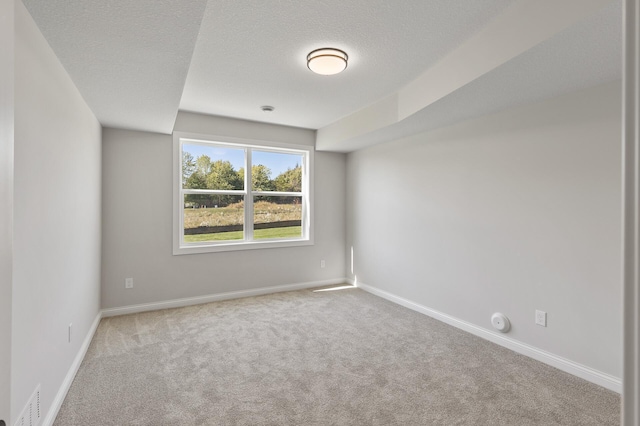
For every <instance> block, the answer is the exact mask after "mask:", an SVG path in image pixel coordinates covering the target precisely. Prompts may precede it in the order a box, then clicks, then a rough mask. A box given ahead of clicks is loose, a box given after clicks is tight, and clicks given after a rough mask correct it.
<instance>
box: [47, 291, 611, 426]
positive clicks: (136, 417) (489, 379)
mask: <svg viewBox="0 0 640 426" xmlns="http://www.w3.org/2000/svg"><path fill="white" fill-rule="evenodd" d="M619 405H620V397H619V395H617V394H616V393H614V392H610V391H608V390H606V389H604V388H601V387H599V386H595V385H593V384H590V383H588V382H586V381H583V380H581V379H578V378H576V377H573V376H571V375H569V374H566V373H563V372H561V371H559V370H556V369H554V368H552V367H549V366H546V365H544V364H542V363H539V362H537V361H534V360H531V359H529V358H526V357H524V356H521V355H518V354H515V353H513V352H511V351H509V350H507V349H504V348H502V347H500V346H497V345H495V344H493V343H490V342H487V341H484V340H482V339H480V338H477V337H475V336H472V335H470V334H467V333H465V332H462V331H460V330H457V329H455V328H453V327H450V326H448V325H446V324H443V323H440V322H438V321H435V320H433V319H431V318H429V317H426V316H424V315H421V314H419V313H416V312H413V311H411V310H408V309H405V308H403V307H400V306H398V305H395V304H393V303H390V302H388V301H386V300H383V299H380V298H378V297H376V296H373V295H370V294H368V293H365V292H364V291H362V290H358V289H346V290H337V291H322V292H314V291H311V290H303V291H296V292H288V293H279V294H274V295H269V296H262V297H252V298H247V299H239V300H232V301H225V302H216V303H210V304H206V305H199V306H192V307H186V308H179V309H169V310H162V311H156V312H149V313H142V314H135V315H127V316H121V317H114V318H106V319H104V320H102V322H101V324H100V326H99V328H98V331H97V333H96V336H95V338H94V340H93V342H92V343H91V347H90V348H89V351H88V353H87V355H86V358H85V360H84V362H83V364H82V366H81V368H80V371H79V372H78V374H77V376H76V379H75V381H74V382H73V385H72V386H71V390H70V391H69V394H68V395H67V398H66V400H65V402H64V404H63V406H62V408H61V410H60V413H59V415H58V418H57V419H56V422H55V425H57V426H64V425H82V426H91V425H510V426H512V425H513V426H524V425H534V424H535V425H598V426H604V425H618V424H619V421H620V416H619Z"/></svg>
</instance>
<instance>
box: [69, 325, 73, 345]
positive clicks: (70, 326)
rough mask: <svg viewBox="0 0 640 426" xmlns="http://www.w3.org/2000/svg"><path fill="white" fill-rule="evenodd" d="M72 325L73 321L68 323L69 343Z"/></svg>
mask: <svg viewBox="0 0 640 426" xmlns="http://www.w3.org/2000/svg"><path fill="white" fill-rule="evenodd" d="M72 327H73V323H70V324H69V343H71V328H72Z"/></svg>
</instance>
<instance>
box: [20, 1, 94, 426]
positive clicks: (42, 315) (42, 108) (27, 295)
mask: <svg viewBox="0 0 640 426" xmlns="http://www.w3.org/2000/svg"><path fill="white" fill-rule="evenodd" d="M15 24H16V25H15V28H16V59H15V61H16V62H15V66H16V68H15V69H16V73H15V182H14V184H15V194H14V197H15V198H14V203H15V204H14V206H15V217H14V232H13V234H14V263H13V268H14V269H13V331H12V357H13V359H12V374H13V376H12V389H11V401H12V402H11V406H12V409H11V410H12V416H13V417H14V418H16V416H18V415H19V414H20V412H21V411H22V409H23V407H24V406H25V404H26V402H27V400H28V398H29V397H30V396H31V393H32V392H33V391H34V390H35V388H36V386H37V385H38V384H39V383H40V384H41V385H42V388H41V404H42V412H43V413H45V414H46V413H47V412H48V410H49V408H50V407H51V403H52V401H53V399H54V397H55V396H56V393H57V392H58V390H59V389H60V387H61V385H62V383H63V381H64V378H65V375H66V374H67V372H68V371H69V368H70V367H71V365H72V363H73V361H74V359H75V357H76V355H77V354H78V352H79V349H80V347H81V344H82V342H83V340H84V338H85V336H86V335H87V334H88V332H89V329H90V327H91V325H92V323H93V322H94V320H95V319H96V317H97V315H98V313H99V308H100V306H99V296H100V202H101V201H100V200H101V193H100V189H101V187H100V174H101V170H100V167H101V160H100V155H101V151H100V138H101V129H100V124H99V123H98V121H97V120H96V118H95V116H94V115H93V113H92V112H91V110H90V109H89V108H88V106H87V105H86V104H85V102H84V100H83V99H82V97H81V96H80V93H79V92H78V90H77V89H76V87H75V86H74V85H73V83H72V81H71V79H70V78H69V76H68V75H67V73H66V72H65V70H64V68H63V67H62V65H61V64H60V63H59V61H58V59H57V58H56V56H55V55H54V53H53V51H52V50H51V49H50V47H49V45H48V44H47V42H46V41H45V39H44V38H43V37H42V35H41V34H40V32H39V30H38V28H37V27H36V25H35V23H34V22H33V20H32V19H31V17H30V16H29V14H28V12H27V11H26V9H25V8H24V6H23V5H22V2H16V23H15ZM70 323H73V338H72V341H71V343H68V338H67V334H68V325H69V324H70Z"/></svg>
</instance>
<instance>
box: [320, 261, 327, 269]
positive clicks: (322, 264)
mask: <svg viewBox="0 0 640 426" xmlns="http://www.w3.org/2000/svg"><path fill="white" fill-rule="evenodd" d="M325 265H326V264H325V263H324V259H323V260H321V261H320V267H321V268H324V267H325Z"/></svg>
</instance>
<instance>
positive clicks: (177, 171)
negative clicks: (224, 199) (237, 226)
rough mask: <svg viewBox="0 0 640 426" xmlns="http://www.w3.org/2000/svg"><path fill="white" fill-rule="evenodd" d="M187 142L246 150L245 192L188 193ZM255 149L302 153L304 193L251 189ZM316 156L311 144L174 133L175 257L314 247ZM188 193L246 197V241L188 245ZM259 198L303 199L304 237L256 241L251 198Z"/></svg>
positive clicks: (173, 233)
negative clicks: (184, 157) (185, 228)
mask: <svg viewBox="0 0 640 426" xmlns="http://www.w3.org/2000/svg"><path fill="white" fill-rule="evenodd" d="M184 143H189V144H196V145H205V146H216V145H223V146H229V147H234V148H237V149H244V151H245V156H244V161H245V163H244V169H245V176H244V177H245V182H244V189H243V190H192V189H188V190H185V189H184V188H182V186H183V183H182V158H181V157H182V145H183V144H184ZM252 150H258V151H260V150H263V151H271V152H279V153H282V152H285V153H286V152H289V153H292V154H299V155H301V156H302V164H300V166H301V167H302V173H303V175H302V184H303V188H302V191H301V192H299V193H297V192H296V193H294V192H291V193H289V192H277V191H268V192H267V191H253V189H252V188H251V181H252V179H251V167H250V166H249V165H250V164H252V160H251V156H252ZM314 153H315V148H314V147H313V146H309V145H294V144H285V143H278V142H267V141H262V140H256V139H246V138H235V137H228V136H217V135H200V134H193V133H185V132H174V133H173V224H172V229H173V232H172V235H173V243H172V250H173V255H174V256H179V255H189V254H201V253H216V252H224V251H236V250H253V249H268V248H284V247H299V246H311V245H314V228H313V205H314V204H313V202H314V200H313V199H314V195H313V193H314V182H313V176H314V173H313V167H314ZM185 193H188V194H191V193H194V194H230V195H242V196H244V200H245V209H244V224H245V226H244V234H243V237H244V238H243V239H242V240H231V241H212V242H208V243H207V242H198V243H185V242H184V241H183V229H182V224H183V223H184V208H183V202H184V200H183V195H184V194H185ZM256 195H258V196H259V195H269V196H271V195H273V196H278V195H285V196H299V197H301V198H302V220H301V222H302V225H301V229H302V236H301V237H300V238H281V239H275V238H274V239H268V240H264V241H261V240H258V241H256V240H254V239H253V227H252V226H248V225H249V224H253V198H251V201H249V202H247V199H248V198H249V197H253V196H256Z"/></svg>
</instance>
